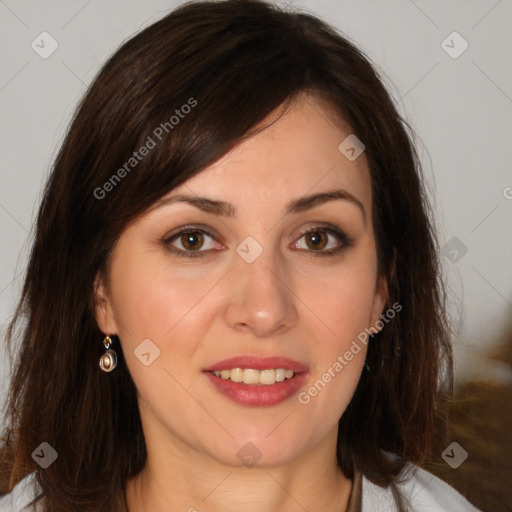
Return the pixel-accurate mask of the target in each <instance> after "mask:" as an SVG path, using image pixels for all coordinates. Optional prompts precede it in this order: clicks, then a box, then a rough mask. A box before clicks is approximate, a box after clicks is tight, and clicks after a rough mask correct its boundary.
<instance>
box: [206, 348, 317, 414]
mask: <svg viewBox="0 0 512 512" xmlns="http://www.w3.org/2000/svg"><path fill="white" fill-rule="evenodd" d="M233 368H244V369H245V368H251V369H253V370H265V369H267V368H284V369H285V370H292V371H293V372H294V373H295V375H294V376H293V378H291V379H286V380H284V381H283V382H276V383H275V384H272V385H270V386H261V385H257V384H254V385H253V384H244V383H242V382H233V381H231V380H230V379H222V378H219V377H216V376H215V375H213V373H211V372H213V371H221V370H231V369H233ZM204 372H205V375H206V377H207V378H208V379H209V380H210V382H211V383H212V384H213V386H214V387H215V389H216V390H217V391H218V392H219V393H221V394H222V395H224V396H226V397H227V398H229V399H231V400H232V401H234V402H236V403H238V404H240V405H244V406H247V407H267V406H271V405H276V404H279V403H281V402H284V401H285V400H287V399H289V398H290V397H291V396H293V395H294V394H296V393H297V392H298V390H299V389H300V388H301V387H302V385H303V384H304V381H305V379H306V378H307V376H308V374H309V369H308V367H307V366H305V365H304V364H302V363H299V362H298V361H293V360H292V359H287V358H284V357H254V356H238V357H232V358H229V359H224V360H223V361H219V362H218V363H215V364H213V365H211V366H209V367H208V368H205V369H204Z"/></svg>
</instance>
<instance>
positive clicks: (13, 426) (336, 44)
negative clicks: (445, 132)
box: [0, 0, 451, 511]
mask: <svg viewBox="0 0 512 512" xmlns="http://www.w3.org/2000/svg"><path fill="white" fill-rule="evenodd" d="M302 92H309V93H312V94H317V95H318V96H320V97H322V98H324V99H326V100H327V101H328V102H329V104H330V105H332V107H333V110H334V111H336V112H338V113H339V114H340V115H342V116H343V117H344V118H345V119H346V120H347V121H348V122H349V124H350V125H351V127H352V129H353V132H354V133H355V134H356V135H357V137H358V138H359V139H360V140H362V141H363V142H364V144H365V145H366V150H365V155H366V158H367V160H368V164H369V168H370V174H371V182H372V194H373V211H374V218H373V223H374V228H375V233H376V235H375V236H376V243H377V251H378V266H379V273H380V275H384V276H385V277H386V279H387V282H388V287H389V304H394V303H395V302H398V303H399V304H401V305H402V310H401V311H400V313H399V314H398V315H396V317H395V318H394V319H393V321H392V322H390V323H389V325H387V326H386V328H385V329H383V331H382V332H381V333H379V334H377V335H375V338H374V340H373V341H371V342H370V344H369V348H368V355H367V358H368V364H369V367H370V368H371V369H377V370H378V369H379V368H380V370H378V371H377V370H375V371H370V372H366V371H365V372H363V374H362V377H361V379H360V382H359V384H358V387H357V390H356V393H355V395H354V397H353V399H352V401H351V403H350V404H349V406H348V408H347V410H346V411H345V413H344V414H343V416H342V418H341V420H340V423H339V436H338V460H339V465H340V467H341V469H342V470H343V471H344V473H345V474H346V475H347V476H348V477H352V475H353V471H354V469H355V468H357V469H358V470H359V471H361V472H362V473H363V474H364V475H365V476H366V477H367V478H369V479H370V480H371V481H373V482H374V483H376V484H378V485H381V486H383V485H388V484H391V485H393V486H395V484H396V483H397V482H398V479H399V476H400V471H401V469H402V468H403V467H404V465H405V464H406V463H407V462H415V463H418V462H420V461H421V460H422V459H423V458H424V457H425V455H426V454H427V453H428V447H429V442H430V439H429V437H430V432H431V430H432V425H433V419H434V413H435V404H436V397H437V394H438V380H439V378H440V376H441V374H443V375H444V376H445V377H446V378H447V382H448V383H449V384H450V382H451V351H450V345H449V335H448V330H447V322H446V318H445V316H444V301H445V299H444V292H443V287H442V284H441V282H440V280H439V262H438V259H437V258H438V256H437V254H438V251H437V243H436V239H435V235H434V233H433V229H432V221H431V219H432V216H431V213H430V211H429V206H428V204H427V200H426V195H425V192H424V189H423V184H422V176H421V168H420V164H419V159H418V157H417V155H416V152H415V149H414V145H413V143H412V140H413V138H412V135H411V134H412V131H411V129H410V127H409V126H408V124H407V123H406V122H405V121H404V120H403V119H402V118H401V117H400V115H399V113H398V112H397V109H396V107H395V106H394V104H393V101H392V99H391V98H390V95H389V94H388V93H387V91H386V90H385V87H384V86H383V84H382V82H381V79H380V78H379V75H378V73H377V72H376V71H375V69H374V67H373V66H372V65H371V63H370V61H369V59H368V58H367V57H366V56H365V55H364V54H363V53H362V52H361V51H360V50H358V49H357V48H356V46H355V45H354V44H353V43H351V42H350V41H349V40H348V39H347V38H345V37H342V36H341V35H340V34H339V33H338V32H336V31H335V30H334V29H333V28H332V27H330V26H329V25H328V24H326V23H324V22H322V21H320V20H319V19H317V18H316V17H314V16H311V15H309V14H305V13H300V12H287V11H286V10H284V9H281V8H278V7H276V6H274V5H271V4H269V3H266V2H263V1H259V0H246V1H241V0H238V1H237V0H232V1H219V2H190V3H187V4H184V5H182V6H181V7H179V8H178V9H176V10H174V11H173V12H171V13H170V14H168V15H167V16H165V17H164V18H163V19H161V20H159V21H157V22H156V23H154V24H153V25H151V26H150V27H148V28H146V29H144V30H143V31H141V32H140V33H139V34H137V35H136V36H134V37H133V38H131V39H130V40H128V41H127V42H126V43H124V44H123V45H122V46H121V47H120V48H119V50H118V51H117V52H116V53H115V54H114V55H113V56H112V57H111V58H110V59H109V60H108V61H107V62H106V64H105V65H104V66H103V68H102V69H101V71H100V72H99V74H98V76H97V77H96V79H95V80H94V81H93V83H92V85H91V86H90V88H89V90H88V91H87V93H86V95H85V96H84V98H83V99H82V101H81V103H80V105H79V106H78V108H77V111H76V114H75V116H74V119H73V121H72V123H71V125H70V128H69V131H68V133H67V136H66V138H65V141H64V143H63V144H62V147H61V149H60V152H59V154H58V156H57V158H56V161H55V164H54V167H53V170H52V173H51V175H50V177H49V179H48V182H47V184H46V187H45V190H44V197H43V199H42V203H41V206H40V210H39V214H38V217H37V224H36V232H35V240H34V242H33V246H32V251H31V254H30V260H29V264H28V269H27V274H26V279H25V283H24V287H23V292H22V297H21V299H20V303H19V305H18V308H17V311H16V314H15V316H14V319H13V321H12V323H11V325H10V327H9V331H8V336H7V340H8V342H9V346H10V348H11V350H12V351H14V348H15V347H14V342H15V341H16V339H17V337H16V332H18V331H19V329H18V327H19V326H20V324H21V323H22V322H24V323H25V325H24V326H23V329H21V331H22V332H21V335H20V347H19V350H18V347H16V350H18V354H17V360H16V365H15V372H14V376H13V379H12V382H11V388H10V394H9V403H8V406H7V412H8V416H9V418H8V419H9V421H10V424H9V429H8V431H7V434H8V435H7V436H6V444H5V446H4V448H3V452H2V460H1V472H0V482H1V487H2V489H3V492H7V491H9V490H11V489H12V488H13V486H14V485H15V484H16V483H17V482H18V481H20V480H21V479H22V478H23V477H25V476H26V475H28V474H29V473H31V472H33V471H36V472H37V480H38V482H39V485H40V486H41V488H42V491H43V494H42V496H44V498H45V500H46V503H47V510H48V511H69V510H78V509H80V510H83V511H93V510H94V511H96V510H99V509H101V510H122V508H123V496H124V486H125V482H126V480H127V478H128V477H131V476H134V475H136V474H137V473H138V472H139V471H140V470H141V469H142V468H143V466H144V464H145V459H146V449H145V442H144V437H143V432H142V428H141V422H140V417H139V411H138V406H137V401H136V390H135V386H134V383H133V381H132V379H131V377H130V374H129V372H128V370H127V367H126V364H125V362H124V360H123V355H122V353H121V351H118V355H119V363H118V367H117V368H116V370H115V371H114V372H112V373H110V374H105V373H103V372H101V371H100V370H99V368H98V359H99V357H100V355H101V354H102V352H103V346H102V343H101V340H102V339H103V334H102V332H101V331H100V330H99V328H98V325H97V323H96V320H95V316H94V305H95V304H94V278H95V276H96V275H97V273H98V271H102V270H105V269H106V265H107V263H108V258H109V253H110V251H111V250H112V248H113V245H114V244H115V242H116V240H117V239H118V237H119V236H120V234H121V232H122V231H123V229H125V228H126V226H127V225H128V224H129V223H130V222H131V221H133V220H134V219H135V218H136V217H137V216H139V215H140V214H142V213H143V212H144V211H145V210H147V209H148V208H149V207H150V206H151V205H152V204H153V203H154V202H155V201H156V200H157V199H159V198H160V197H162V196H163V195H165V194H167V193H168V192H169V191H171V190H172V189H173V188H174V187H176V186H177V185H179V184H181V183H183V182H184V181H186V180H187V179H188V178H190V177H191V176H193V175H195V174H197V173H198V172H200V171H201V170H202V169H204V168H205V167H207V166H208V165H210V164H212V163H213V162H214V161H216V160H217V159H218V158H220V157H221V156H223V155H224V154H226V153H227V152H228V151H229V150H230V149H232V148H233V147H234V146H236V145H237V144H238V143H240V142H241V141H242V140H243V139H244V138H246V137H248V136H250V135H251V129H252V128H253V127H254V126H255V125H257V124H258V123H260V122H261V121H263V120H264V119H265V117H266V116H267V115H268V114H269V113H270V112H272V111H273V110H274V109H276V108H277V107H279V106H281V105H286V104H287V102H289V101H292V100H293V99H294V98H296V97H297V95H299V94H300V93H302ZM194 102H195V103H194ZM187 104H188V105H190V106H191V107H192V105H194V106H193V108H190V109H188V114H187V115H186V116H183V117H182V116H180V119H179V121H178V122H177V123H174V122H169V120H170V119H171V116H175V117H176V115H177V113H176V109H180V108H181V106H183V105H187ZM164 122H167V125H165V126H166V128H167V129H166V133H165V137H162V140H161V141H159V143H158V144H156V147H155V148H154V149H152V150H151V151H150V152H149V154H147V156H145V157H144V158H143V159H141V160H140V161H137V163H136V164H135V162H132V163H133V164H134V165H133V166H132V168H130V167H126V162H127V161H128V160H129V159H130V158H131V157H132V155H133V152H134V151H137V150H138V148H140V147H141V146H142V145H144V144H145V143H146V142H147V140H148V137H151V136H152V135H153V136H154V133H155V129H156V128H157V127H159V126H160V127H161V126H162V123H164ZM171 125H172V126H171ZM153 138H154V137H153ZM123 166H125V167H123ZM122 168H124V169H125V170H127V169H130V170H129V171H128V170H127V172H126V173H122V172H121V173H120V172H119V170H120V169H122ZM114 174H116V175H117V178H119V179H117V178H116V179H114V178H113V177H114ZM120 175H122V179H121V177H120ZM107 183H110V185H106V184H107ZM101 190H103V191H107V190H108V195H107V194H103V192H101ZM398 350H400V355H399V356H398ZM444 363H445V364H444ZM381 366H382V368H381ZM443 369H444V370H445V371H443ZM448 387H449V386H448ZM43 441H46V442H48V443H49V444H50V445H51V446H52V447H54V448H55V450H56V451H57V452H58V454H59V458H58V461H57V462H56V463H54V464H52V465H51V466H50V467H48V468H47V469H45V470H42V469H41V468H39V467H38V466H37V464H36V463H35V462H34V460H33V459H32V457H31V453H32V452H33V450H34V449H35V448H36V447H37V446H38V445H39V444H40V443H41V442H43ZM382 450H385V451H389V452H393V453H396V454H398V455H399V458H398V459H397V460H394V461H390V460H388V459H387V458H386V457H385V456H384V454H383V452H382Z"/></svg>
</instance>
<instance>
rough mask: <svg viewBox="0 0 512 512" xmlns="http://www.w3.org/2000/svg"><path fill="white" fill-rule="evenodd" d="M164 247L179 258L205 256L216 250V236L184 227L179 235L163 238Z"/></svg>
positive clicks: (197, 229)
mask: <svg viewBox="0 0 512 512" xmlns="http://www.w3.org/2000/svg"><path fill="white" fill-rule="evenodd" d="M162 242H163V243H164V245H165V246H166V247H167V248H168V249H169V250H170V251H171V252H173V253H175V254H177V255H178V256H187V257H188V256H204V253H208V252H211V250H212V249H215V245H216V244H215V236H214V235H212V234H211V233H209V232H207V231H205V230H203V229H200V228H193V227H192V226H191V227H184V228H183V229H182V230H181V231H179V232H178V233H175V234H174V235H172V236H170V237H167V238H163V239H162Z"/></svg>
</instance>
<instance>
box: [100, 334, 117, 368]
mask: <svg viewBox="0 0 512 512" xmlns="http://www.w3.org/2000/svg"><path fill="white" fill-rule="evenodd" d="M103 345H104V346H105V348H106V349H107V350H106V352H105V353H104V354H103V355H102V356H101V357H100V368H101V369H102V370H103V371H104V372H107V373H108V372H111V371H112V370H113V369H114V368H115V367H116V366H117V353H116V351H115V350H113V349H111V348H110V345H112V340H111V339H110V336H105V339H104V340H103Z"/></svg>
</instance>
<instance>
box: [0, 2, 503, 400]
mask: <svg viewBox="0 0 512 512" xmlns="http://www.w3.org/2000/svg"><path fill="white" fill-rule="evenodd" d="M181 3H182V2H176V1H169V0H146V1H144V2H142V1H138V2H136V1H127V0H123V1H120V0H110V1H100V0H89V1H87V0H81V1H78V0H77V1H74V0H73V1H72V0H65V1H64V0H61V1H55V0H45V2H39V1H36V0H31V1H28V0H0V41H1V46H0V54H1V69H0V123H1V125H0V129H1V133H2V137H1V142H0V144H1V145H0V154H1V171H0V180H1V187H0V237H1V245H0V258H1V259H0V329H1V333H0V334H2V337H3V332H4V331H5V328H6V324H7V323H8V321H9V318H10V316H11V315H12V313H13V309H14V304H15V301H16V300H17V298H18V296H19V293H20V289H21V284H22V277H23V272H24V268H25V265H26V261H27V255H28V248H29V242H30V237H31V235H32V224H33V219H34V216H35V214H36V208H37V205H38V202H39V200H40V196H41V191H42V186H43V183H44V180H45V178H46V176H47V175H48V172H49V170H50V166H51V163H52V160H53V158H54V157H55V155H56V151H57V149H58V146H59V144H60V143H61V141H62V139H63V137H64V134H65V130H66V127H67V125H68V122H69V120H70V117H71V115H72V113H73V111H74V109H75V106H76V104H77V102H78V100H79V98H80V97H81V96H82V95H83V94H84V92H85V91H86V88H87V86H88V84H89V83H90V82H91V80H92V79H93V77H94V75H95V74H96V72H97V71H98V69H99V67H100V66H101V64H102V63H103V62H104V61H105V60H106V59H107V57H108V56H110V55H111V53H112V52H114V51H115V49H116V48H117V47H118V46H119V45H120V44H121V43H122V42H123V41H125V40H126V39H127V38H129V37H130V36H131V35H133V34H134V33H135V32H137V31H138V30H140V29H141V28H144V27H146V26H148V25H149V24H151V23H152V22H154V21H156V20H158V19H159V18H161V17H162V16H164V15H165V14H166V13H167V12H168V11H169V10H171V9H172V8H173V7H175V6H177V5H179V4H181ZM281 3H282V2H281ZM287 4H288V5H290V6H292V7H300V8H303V9H305V10H307V11H309V12H311V13H314V14H316V15H318V16H320V17H321V18H323V19H324V20H326V21H328V22H329V23H331V24H333V25H334V26H336V27H337V28H338V29H340V30H341V31H342V32H344V33H345V34H346V35H348V36H349V37H350V38H352V39H353V40H354V41H355V42H356V43H357V44H358V45H359V47H360V48H361V49H362V50H363V51H365V52H366V53H367V55H368V56H369V57H370V58H371V59H372V60H373V62H374V63H375V64H376V65H377V67H378V69H379V70H380V71H381V72H382V73H383V76H384V79H385V82H386V84H387V85H388V88H390V90H391V92H392V94H393V96H394V97H395V99H396V101H397V102H398V105H399V108H400V110H401V111H403V112H405V116H406V118H407V119H408V120H409V121H410V122H411V123H412V126H413V128H414V130H415V131H416V132H417V134H418V135H419V137H420V138H421V143H422V145H421V146H420V154H421V157H422V160H423V163H424V166H425V169H426V173H427V177H428V181H429V183H430V185H431V188H432V196H433V200H434V205H435V208H436V212H437V217H438V228H439V231H440V240H441V242H442V244H448V245H447V246H446V249H445V250H446V255H445V256H443V260H444V263H445V266H446V274H447V279H448V283H449V285H450V287H451V290H452V307H451V311H450V313H451V314H452V317H453V321H454V331H455V334H454V348H455V355H456V373H457V376H458V378H459V379H469V378H487V377H489V378H493V379H494V380H500V381H508V382H510V381H511V380H512V377H511V375H510V371H509V369H507V366H506V365H504V364H503V363H499V362H497V361H492V360H490V359H487V358H486V357H485V355H486V354H487V353H489V352H490V351H491V350H492V348H493V347H494V346H495V345H496V344H497V343H498V342H499V341H500V340H501V339H502V338H503V336H504V335H505V327H506V322H507V321H508V320H509V319H510V317H511V316H512V315H511V312H512V293H511V292H512V265H511V262H512V257H511V256H512V230H511V220H512V215H511V213H512V172H511V162H512V122H511V121H512V58H511V56H510V55H511V50H512V44H511V43H512V31H510V26H511V22H512V1H511V0H499V1H496V0H489V1H487V0H480V1H470V0H459V1H447V0H439V1H426V0H423V1H420V0H414V1H412V0H385V1H383V0H359V1H356V0H344V1H342V0H336V1H333V0H330V1H327V0H296V1H288V2H287ZM44 31H46V32H48V33H49V34H51V36H52V37H53V38H54V39H55V40H56V41H57V43H58V48H57V50H56V51H55V52H54V53H53V54H52V55H50V56H49V57H48V58H46V59H43V58H41V57H40V56H39V54H38V53H36V51H34V50H33V49H32V47H31V43H32V42H33V41H35V42H36V43H38V42H39V45H40V46H42V43H41V42H40V41H41V37H39V36H40V34H41V33H42V32H44ZM454 31H456V32H458V33H459V34H460V36H461V37H462V38H463V40H465V41H466V42H467V44H468V48H467V50H466V51H464V52H463V53H462V54H461V55H460V56H458V57H457V58H453V56H454V55H456V53H459V52H460V50H461V49H462V48H463V45H464V42H463V40H462V39H460V37H459V36H457V35H455V36H450V34H452V33H453V32H454ZM448 36H449V37H448ZM45 37H46V36H45ZM45 41H46V43H45V48H48V47H49V42H48V41H49V40H48V39H46V40H45ZM443 41H445V43H444V44H442V43H443ZM443 47H444V48H445V49H446V50H448V51H449V52H451V53H452V56H450V55H449V54H448V53H447V51H445V49H443ZM450 47H451V48H450ZM454 237H455V239H454ZM466 250H467V252H465V251H466ZM464 252H465V253H464ZM0 372H1V373H0V377H2V376H7V362H6V359H5V358H4V357H2V365H1V366H0ZM5 380H6V379H5V378H2V379H1V381H2V382H4V385H5ZM0 398H1V396H0Z"/></svg>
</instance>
